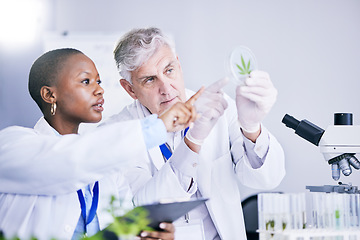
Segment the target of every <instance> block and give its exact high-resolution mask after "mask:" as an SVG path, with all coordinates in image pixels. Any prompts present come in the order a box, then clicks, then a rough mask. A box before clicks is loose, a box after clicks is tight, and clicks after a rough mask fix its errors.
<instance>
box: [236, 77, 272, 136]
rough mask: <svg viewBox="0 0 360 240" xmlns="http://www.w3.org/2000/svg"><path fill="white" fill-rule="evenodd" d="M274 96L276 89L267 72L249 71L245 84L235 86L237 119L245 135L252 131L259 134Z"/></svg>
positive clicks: (250, 133)
mask: <svg viewBox="0 0 360 240" xmlns="http://www.w3.org/2000/svg"><path fill="white" fill-rule="evenodd" d="M276 97H277V90H276V88H275V87H274V86H273V84H272V82H271V80H270V76H269V74H268V73H266V72H262V71H253V72H251V73H250V77H249V78H247V79H246V80H245V85H244V86H238V87H237V88H236V106H237V112H238V119H239V122H240V125H241V128H242V130H243V133H244V135H245V136H246V135H247V134H248V135H253V134H254V133H255V134H256V136H258V135H259V133H260V124H261V122H262V120H263V119H264V118H265V116H266V114H267V113H268V112H269V111H270V110H271V108H272V106H273V105H274V103H275V101H276ZM251 140H253V141H254V139H251ZM255 140H256V138H255Z"/></svg>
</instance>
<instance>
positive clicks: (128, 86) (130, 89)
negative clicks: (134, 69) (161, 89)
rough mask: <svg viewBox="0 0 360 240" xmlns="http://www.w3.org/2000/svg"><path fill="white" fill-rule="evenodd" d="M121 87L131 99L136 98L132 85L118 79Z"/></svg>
mask: <svg viewBox="0 0 360 240" xmlns="http://www.w3.org/2000/svg"><path fill="white" fill-rule="evenodd" d="M120 84H121V86H122V87H123V88H124V89H125V91H126V92H127V93H128V94H129V95H130V97H132V98H133V99H137V96H136V94H135V92H134V89H133V85H131V83H129V82H128V81H127V80H126V79H120Z"/></svg>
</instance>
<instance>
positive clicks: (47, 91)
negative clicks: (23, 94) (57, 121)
mask: <svg viewBox="0 0 360 240" xmlns="http://www.w3.org/2000/svg"><path fill="white" fill-rule="evenodd" d="M40 96H41V98H42V99H43V101H44V102H46V103H49V104H52V103H54V102H56V94H55V92H54V90H53V88H52V87H49V86H42V87H41V89H40Z"/></svg>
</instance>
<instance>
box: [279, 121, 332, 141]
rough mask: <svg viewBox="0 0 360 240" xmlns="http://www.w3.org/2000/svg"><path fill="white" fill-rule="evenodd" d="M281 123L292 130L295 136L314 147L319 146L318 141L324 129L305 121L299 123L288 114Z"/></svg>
mask: <svg viewBox="0 0 360 240" xmlns="http://www.w3.org/2000/svg"><path fill="white" fill-rule="evenodd" d="M282 122H283V123H284V124H285V125H286V126H287V127H289V128H292V129H294V130H295V133H296V134H297V135H299V136H300V137H302V138H304V139H305V140H307V141H309V142H311V143H312V144H315V145H316V146H318V145H319V142H320V139H321V137H322V135H323V134H324V132H325V130H324V129H322V128H320V127H318V126H316V125H315V124H313V123H311V122H309V121H308V120H306V119H304V120H301V121H299V120H297V119H296V118H294V117H292V116H290V115H288V114H285V116H284V117H283V119H282Z"/></svg>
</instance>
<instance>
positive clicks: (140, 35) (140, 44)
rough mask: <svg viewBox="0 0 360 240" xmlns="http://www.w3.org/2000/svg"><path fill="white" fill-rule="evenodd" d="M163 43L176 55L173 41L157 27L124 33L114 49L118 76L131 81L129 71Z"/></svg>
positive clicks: (135, 67)
mask: <svg viewBox="0 0 360 240" xmlns="http://www.w3.org/2000/svg"><path fill="white" fill-rule="evenodd" d="M163 45H166V46H168V47H170V48H171V50H172V51H173V53H174V54H175V55H176V51H175V43H174V42H173V41H172V40H171V39H170V38H169V37H167V36H166V35H164V34H163V33H162V32H161V30H160V29H159V28H155V27H151V28H139V29H133V30H131V31H129V32H128V33H126V34H125V35H124V36H123V37H122V38H121V39H120V40H119V41H118V43H117V45H116V47H115V50H114V59H115V62H116V66H117V68H118V71H119V74H120V76H121V77H122V78H124V79H126V80H127V81H128V82H130V83H132V81H131V72H132V71H134V70H136V69H137V68H138V67H140V66H141V65H142V64H143V63H144V62H146V61H147V60H149V58H150V57H151V56H152V55H153V54H154V53H155V52H156V51H157V50H158V49H159V47H161V46H163Z"/></svg>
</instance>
